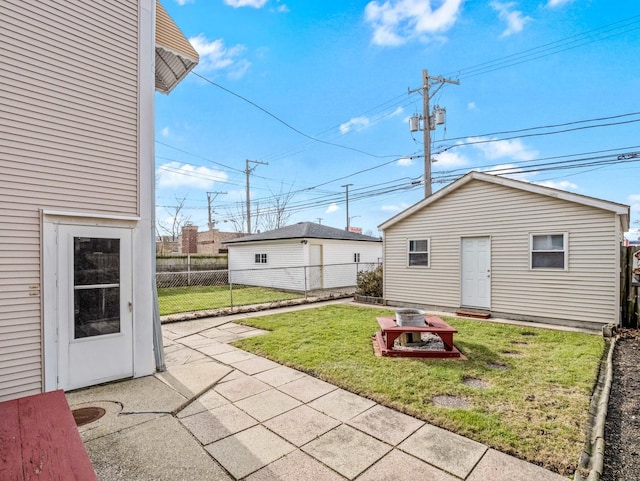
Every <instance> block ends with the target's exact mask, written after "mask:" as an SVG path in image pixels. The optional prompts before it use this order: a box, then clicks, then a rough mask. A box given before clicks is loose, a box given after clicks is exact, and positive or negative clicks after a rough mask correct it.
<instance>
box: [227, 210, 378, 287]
mask: <svg viewBox="0 0 640 481" xmlns="http://www.w3.org/2000/svg"><path fill="white" fill-rule="evenodd" d="M226 245H227V247H228V248H229V278H230V281H231V282H232V283H233V284H243V285H251V286H262V287H270V288H274V289H286V290H291V291H307V290H316V289H334V288H340V287H350V286H355V285H356V275H357V273H358V271H360V270H365V269H368V268H370V267H371V266H373V265H377V264H379V263H380V262H381V261H382V240H381V239H379V238H376V237H371V236H366V235H362V234H357V233H355V232H349V231H345V230H341V229H336V228H334V227H329V226H326V225H321V224H314V223H312V222H301V223H298V224H294V225H290V226H286V227H282V228H280V229H275V230H271V231H267V232H263V233H260V234H253V235H248V236H245V237H240V238H238V239H234V240H231V241H227V242H226Z"/></svg>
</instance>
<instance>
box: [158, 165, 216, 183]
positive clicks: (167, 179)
mask: <svg viewBox="0 0 640 481" xmlns="http://www.w3.org/2000/svg"><path fill="white" fill-rule="evenodd" d="M156 177H157V181H158V187H182V186H187V187H194V188H197V189H209V188H211V187H212V186H213V185H214V184H215V183H216V182H221V181H226V180H227V179H228V176H227V174H226V173H225V172H221V171H219V170H215V169H210V168H209V167H203V166H195V165H190V164H181V163H180V162H175V161H174V162H168V163H166V164H162V165H161V166H160V167H158V168H157V169H156Z"/></svg>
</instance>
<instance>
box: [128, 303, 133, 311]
mask: <svg viewBox="0 0 640 481" xmlns="http://www.w3.org/2000/svg"><path fill="white" fill-rule="evenodd" d="M129 312H133V302H131V301H129Z"/></svg>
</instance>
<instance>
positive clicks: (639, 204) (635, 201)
mask: <svg viewBox="0 0 640 481" xmlns="http://www.w3.org/2000/svg"><path fill="white" fill-rule="evenodd" d="M627 202H628V203H629V205H630V206H631V210H633V211H636V212H640V194H631V195H630V196H629V197H627Z"/></svg>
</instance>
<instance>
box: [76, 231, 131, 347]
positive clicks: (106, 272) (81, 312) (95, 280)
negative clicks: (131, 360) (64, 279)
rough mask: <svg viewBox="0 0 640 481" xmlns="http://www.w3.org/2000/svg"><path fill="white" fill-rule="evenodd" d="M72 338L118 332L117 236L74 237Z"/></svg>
mask: <svg viewBox="0 0 640 481" xmlns="http://www.w3.org/2000/svg"><path fill="white" fill-rule="evenodd" d="M73 247H74V253H73V290H74V296H73V297H74V339H80V338H83V337H91V336H100V335H104V334H113V333H117V332H120V239H104V238H92V237H74V246H73Z"/></svg>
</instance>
